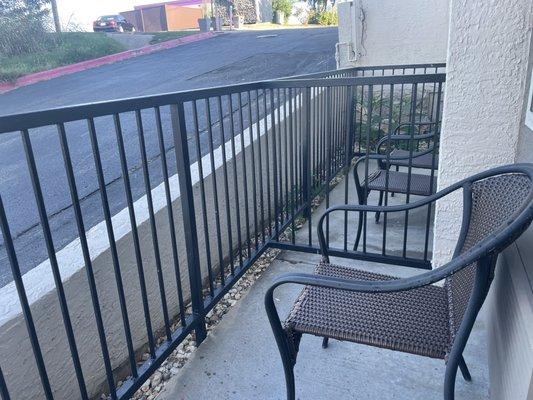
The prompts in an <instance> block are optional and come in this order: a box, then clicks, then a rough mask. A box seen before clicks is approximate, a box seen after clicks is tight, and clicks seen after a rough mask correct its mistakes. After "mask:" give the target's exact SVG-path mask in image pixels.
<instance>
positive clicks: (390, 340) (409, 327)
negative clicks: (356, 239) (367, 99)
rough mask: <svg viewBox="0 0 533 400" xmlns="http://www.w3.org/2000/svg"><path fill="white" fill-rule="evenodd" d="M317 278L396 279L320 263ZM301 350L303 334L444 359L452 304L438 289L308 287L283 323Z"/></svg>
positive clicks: (448, 337) (431, 286)
mask: <svg viewBox="0 0 533 400" xmlns="http://www.w3.org/2000/svg"><path fill="white" fill-rule="evenodd" d="M315 273H316V274H317V275H324V276H334V277H338V278H345V279H354V280H364V281H367V280H374V281H384V280H389V279H396V278H394V277H391V276H386V275H380V274H374V273H371V272H367V271H361V270H357V269H353V268H348V267H343V266H339V265H332V264H326V263H321V264H319V265H318V266H317V268H316V270H315ZM285 330H286V333H287V336H288V337H290V338H292V340H293V341H294V342H293V346H295V347H297V346H298V341H299V338H300V336H301V334H302V333H310V334H313V335H317V336H324V337H330V338H334V339H339V340H348V341H351V342H356V343H363V344H368V345H372V346H377V347H384V348H388V349H393V350H400V351H404V352H407V353H413V354H419V355H422V356H427V357H432V358H444V357H445V355H446V353H447V352H448V349H449V346H450V328H449V319H448V300H447V295H446V290H445V289H444V288H442V287H440V286H434V285H430V286H425V287H422V288H420V289H416V290H410V291H405V292H399V293H385V294H381V293H378V294H376V293H358V292H348V291H345V290H339V289H329V288H323V287H316V286H315V287H313V286H306V287H305V288H304V289H303V291H302V293H301V294H300V296H299V297H298V299H297V300H296V302H295V303H294V306H293V308H292V310H291V312H290V313H289V317H288V318H287V320H286V321H285Z"/></svg>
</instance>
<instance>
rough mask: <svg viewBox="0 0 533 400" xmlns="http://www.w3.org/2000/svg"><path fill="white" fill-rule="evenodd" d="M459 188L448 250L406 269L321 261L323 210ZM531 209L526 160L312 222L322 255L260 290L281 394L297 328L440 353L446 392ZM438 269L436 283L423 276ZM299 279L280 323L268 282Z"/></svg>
mask: <svg viewBox="0 0 533 400" xmlns="http://www.w3.org/2000/svg"><path fill="white" fill-rule="evenodd" d="M461 189H462V191H463V199H464V201H463V221H462V227H461V233H460V237H459V240H458V243H457V246H456V250H455V253H454V256H453V258H452V260H451V261H450V262H449V263H447V264H445V265H444V266H442V267H439V268H436V269H434V270H432V271H429V272H425V273H422V274H420V275H417V276H414V277H410V278H403V279H400V278H395V277H393V276H385V275H380V274H375V273H372V272H367V271H360V270H356V269H353V268H348V267H343V266H338V265H332V264H330V263H329V257H328V248H327V245H326V240H325V238H324V233H323V228H322V225H323V222H324V216H325V215H327V214H329V213H331V212H335V211H339V212H347V211H354V212H361V211H362V212H375V211H378V210H379V211H381V212H385V213H387V212H398V211H405V210H412V209H415V208H417V207H421V206H424V205H427V204H429V203H432V202H434V201H436V200H437V199H439V198H441V197H443V196H445V195H448V194H450V193H451V192H454V191H456V190H461ZM532 219H533V164H517V165H510V166H504V167H499V168H495V169H492V170H489V171H486V172H484V173H481V174H478V175H474V176H473V177H471V178H468V179H465V180H463V181H461V182H459V183H457V184H455V185H452V186H450V187H449V188H447V189H445V190H442V191H441V192H439V193H437V194H435V195H432V196H429V197H427V198H424V199H422V200H420V201H417V202H414V203H410V204H404V205H400V206H391V207H379V206H366V205H342V206H336V207H332V208H330V209H328V210H327V211H326V212H325V214H324V215H323V216H322V218H321V220H320V221H319V225H318V237H319V241H320V247H321V251H322V256H323V261H322V262H321V263H320V264H319V265H318V266H317V268H316V272H315V274H303V273H301V274H289V275H283V276H280V277H279V278H277V279H276V281H275V282H274V284H273V285H272V286H271V287H270V289H269V290H268V291H267V293H266V296H265V306H266V311H267V314H268V318H269V321H270V324H271V326H272V329H273V332H274V336H275V338H276V342H277V345H278V348H279V351H280V354H281V359H282V361H283V366H284V370H285V378H286V385H287V398H288V399H290V400H292V399H294V398H295V384H294V373H293V368H294V365H295V363H296V356H297V353H298V347H299V343H300V338H301V336H302V335H303V334H305V333H309V334H313V335H317V336H320V337H324V338H325V339H324V344H325V345H327V339H328V338H335V339H338V340H348V341H352V342H356V343H362V344H367V345H372V346H377V347H382V348H387V349H392V350H398V351H403V352H407V353H412V354H418V355H421V356H427V357H432V358H440V359H444V360H446V372H445V377H444V399H445V400H452V399H454V387H455V377H456V374H457V369H458V368H460V369H461V372H462V374H463V377H464V378H465V379H466V380H470V374H469V372H468V368H467V366H466V363H465V360H464V359H463V355H462V354H463V350H464V348H465V346H466V342H467V340H468V337H469V335H470V332H471V330H472V326H473V325H474V322H475V319H476V317H477V314H478V312H479V310H480V308H481V306H482V304H483V302H484V300H485V298H486V295H487V293H488V290H489V287H490V284H491V282H492V278H493V275H494V268H495V264H496V259H497V257H498V255H499V253H500V252H501V251H502V250H503V249H504V248H505V247H507V246H508V245H509V244H511V243H512V242H513V241H514V240H515V239H516V238H517V237H518V236H520V234H521V233H522V232H523V231H524V230H525V229H527V227H528V226H529V224H530V223H531V220H532ZM443 279H445V284H444V286H443V287H442V286H437V285H433V284H434V283H436V282H438V281H441V280H443ZM286 283H294V284H300V285H305V287H304V289H303V291H302V292H301V294H300V296H299V297H298V299H297V300H296V302H295V303H294V306H293V308H292V310H291V311H290V313H289V316H288V318H287V319H286V320H285V322H284V323H283V324H282V323H281V321H280V319H279V316H278V314H277V311H276V308H275V304H274V298H273V294H274V289H275V288H276V287H278V286H280V285H282V284H286Z"/></svg>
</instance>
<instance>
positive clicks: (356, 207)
mask: <svg viewBox="0 0 533 400" xmlns="http://www.w3.org/2000/svg"><path fill="white" fill-rule="evenodd" d="M356 164H357V163H356ZM357 183H358V180H357V176H356V184H357ZM459 189H464V190H467V191H469V190H470V183H468V182H458V183H457V184H455V185H451V186H449V187H447V188H446V189H443V190H441V191H440V192H437V193H435V194H432V195H431V196H426V197H423V198H421V199H419V200H417V201H413V202H412V203H406V204H397V205H392V206H372V205H367V204H340V205H337V206H332V207H330V208H328V209H327V210H326V211H324V213H323V214H322V216H321V217H320V219H319V220H318V225H317V236H318V243H319V246H320V253H321V254H322V257H323V258H324V259H326V260H327V259H328V246H327V243H326V238H325V235H324V220H325V219H326V217H327V215H328V214H330V213H332V212H335V211H345V212H359V214H360V217H359V218H362V214H363V213H365V212H382V213H388V212H401V211H409V210H413V209H415V208H419V207H423V206H426V205H428V204H430V203H433V202H435V201H437V200H438V199H440V198H442V197H444V196H446V195H448V194H450V193H452V192H455V191H456V190H459ZM358 190H359V189H358Z"/></svg>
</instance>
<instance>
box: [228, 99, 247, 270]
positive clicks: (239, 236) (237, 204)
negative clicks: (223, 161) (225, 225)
mask: <svg viewBox="0 0 533 400" xmlns="http://www.w3.org/2000/svg"><path fill="white" fill-rule="evenodd" d="M228 100H229V115H230V128H231V131H230V135H231V138H230V141H231V151H232V153H233V161H232V164H233V190H234V194H235V213H236V219H237V242H238V243H237V244H238V246H239V267H240V268H242V260H243V257H242V233H241V204H240V201H239V184H238V181H237V152H236V149H235V120H234V118H233V93H231V94H230V95H229V96H228ZM241 153H244V148H243V149H241Z"/></svg>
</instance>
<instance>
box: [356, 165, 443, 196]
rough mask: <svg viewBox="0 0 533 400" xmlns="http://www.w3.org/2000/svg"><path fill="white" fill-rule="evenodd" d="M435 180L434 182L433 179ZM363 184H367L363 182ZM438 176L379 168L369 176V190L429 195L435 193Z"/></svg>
mask: <svg viewBox="0 0 533 400" xmlns="http://www.w3.org/2000/svg"><path fill="white" fill-rule="evenodd" d="M432 180H433V184H431V181H432ZM363 186H365V184H364V183H363ZM436 187H437V178H435V177H433V179H432V178H431V176H430V175H423V174H414V173H412V174H407V173H405V172H396V171H388V172H387V171H385V170H382V169H380V170H378V171H376V172H374V173H373V174H372V175H370V176H369V177H368V190H379V191H389V192H393V193H410V194H414V195H418V196H429V195H430V194H433V193H435V189H436Z"/></svg>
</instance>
